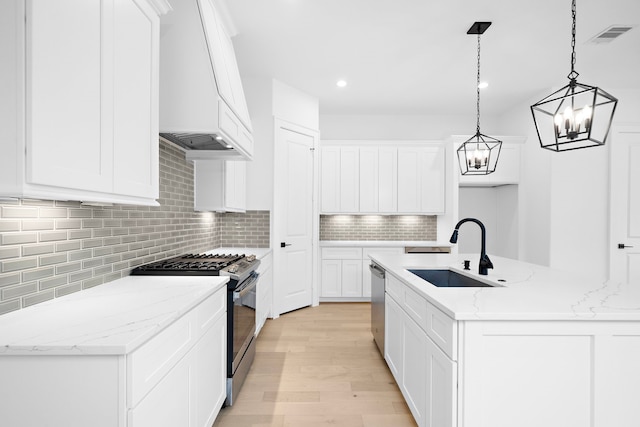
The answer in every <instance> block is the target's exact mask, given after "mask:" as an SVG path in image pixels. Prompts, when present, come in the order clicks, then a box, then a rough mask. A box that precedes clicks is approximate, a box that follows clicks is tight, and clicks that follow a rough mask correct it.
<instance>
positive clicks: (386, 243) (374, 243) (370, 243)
mask: <svg viewBox="0 0 640 427" xmlns="http://www.w3.org/2000/svg"><path fill="white" fill-rule="evenodd" d="M320 246H360V247H363V248H364V247H381V248H384V247H402V246H415V247H418V246H444V247H451V243H449V242H434V241H429V240H320Z"/></svg>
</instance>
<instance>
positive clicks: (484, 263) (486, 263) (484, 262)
mask: <svg viewBox="0 0 640 427" xmlns="http://www.w3.org/2000/svg"><path fill="white" fill-rule="evenodd" d="M480 266H481V267H484V268H493V263H492V262H491V260H490V259H489V255H484V256H482V257H480Z"/></svg>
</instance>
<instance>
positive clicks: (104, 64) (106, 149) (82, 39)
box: [0, 0, 167, 205]
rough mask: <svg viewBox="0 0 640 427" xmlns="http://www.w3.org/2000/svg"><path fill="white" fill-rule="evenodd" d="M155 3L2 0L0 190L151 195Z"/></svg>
mask: <svg viewBox="0 0 640 427" xmlns="http://www.w3.org/2000/svg"><path fill="white" fill-rule="evenodd" d="M159 3H162V2H158V1H157V0H154V1H153V2H151V0H126V1H119V2H108V1H104V0H103V1H101V0H86V1H82V2H76V1H70V0H66V1H57V2H47V1H36V0H32V1H26V2H24V1H19V0H11V1H10V0H7V1H3V2H2V4H0V16H2V18H1V19H2V23H1V24H2V25H0V57H2V58H3V61H2V65H0V93H1V94H2V95H3V96H0V111H1V112H2V113H3V114H0V128H2V130H1V131H0V132H2V134H1V135H0V149H1V150H2V156H1V157H2V160H0V196H9V197H20V198H41V199H53V200H81V201H88V202H102V203H127V204H145V205H154V204H157V202H156V201H155V199H157V198H158V58H159V56H158V53H159V34H160V33H159V31H160V25H159V21H160V19H159V16H158V14H159V13H160V11H163V10H166V7H167V5H166V4H159ZM163 6H164V7H163ZM5 95H6V96H5ZM4 113H6V114H4Z"/></svg>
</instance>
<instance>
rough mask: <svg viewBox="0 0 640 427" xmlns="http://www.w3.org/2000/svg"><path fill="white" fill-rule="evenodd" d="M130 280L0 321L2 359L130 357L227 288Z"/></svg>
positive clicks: (174, 279)
mask: <svg viewBox="0 0 640 427" xmlns="http://www.w3.org/2000/svg"><path fill="white" fill-rule="evenodd" d="M228 280H229V278H228V277H223V276H128V277H124V278H122V279H119V280H116V281H113V282H109V283H105V284H103V285H100V286H96V287H95V288H91V289H87V290H84V291H81V292H76V293H73V294H70V295H66V296H64V297H60V298H56V299H53V300H50V301H46V302H43V303H41V304H37V305H35V306H32V307H27V308H25V309H22V310H19V311H15V312H11V313H7V314H5V315H2V316H0V356H1V355H24V354H31V355H33V354H48V355H70V354H127V353H129V352H131V351H133V350H135V349H136V348H137V347H139V346H140V345H142V344H143V343H144V342H146V341H147V340H149V339H150V338H152V337H153V336H155V335H156V334H157V333H158V332H160V331H161V330H163V329H164V328H165V327H167V326H168V325H170V324H171V323H173V322H174V321H175V320H177V319H178V318H180V317H181V316H183V315H184V314H185V313H187V312H188V311H189V310H191V309H192V308H194V307H195V306H196V305H198V304H199V303H200V302H202V301H203V300H205V299H206V298H207V297H208V296H210V295H212V294H213V293H215V292H216V291H217V290H218V289H220V288H221V287H222V286H224V285H225V284H226V282H227V281H228Z"/></svg>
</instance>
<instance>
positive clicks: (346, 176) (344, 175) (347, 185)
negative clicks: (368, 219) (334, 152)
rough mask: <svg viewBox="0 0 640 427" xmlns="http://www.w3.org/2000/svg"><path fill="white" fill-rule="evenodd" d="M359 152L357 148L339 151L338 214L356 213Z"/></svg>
mask: <svg viewBox="0 0 640 427" xmlns="http://www.w3.org/2000/svg"><path fill="white" fill-rule="evenodd" d="M358 157H359V150H358V148H357V147H343V148H341V149H340V212H358V211H359V209H360V208H359V204H360V198H359V197H358V191H359V188H358V185H359V184H358V182H359V178H360V175H359V172H358V170H359V166H360V165H359V161H358Z"/></svg>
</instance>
